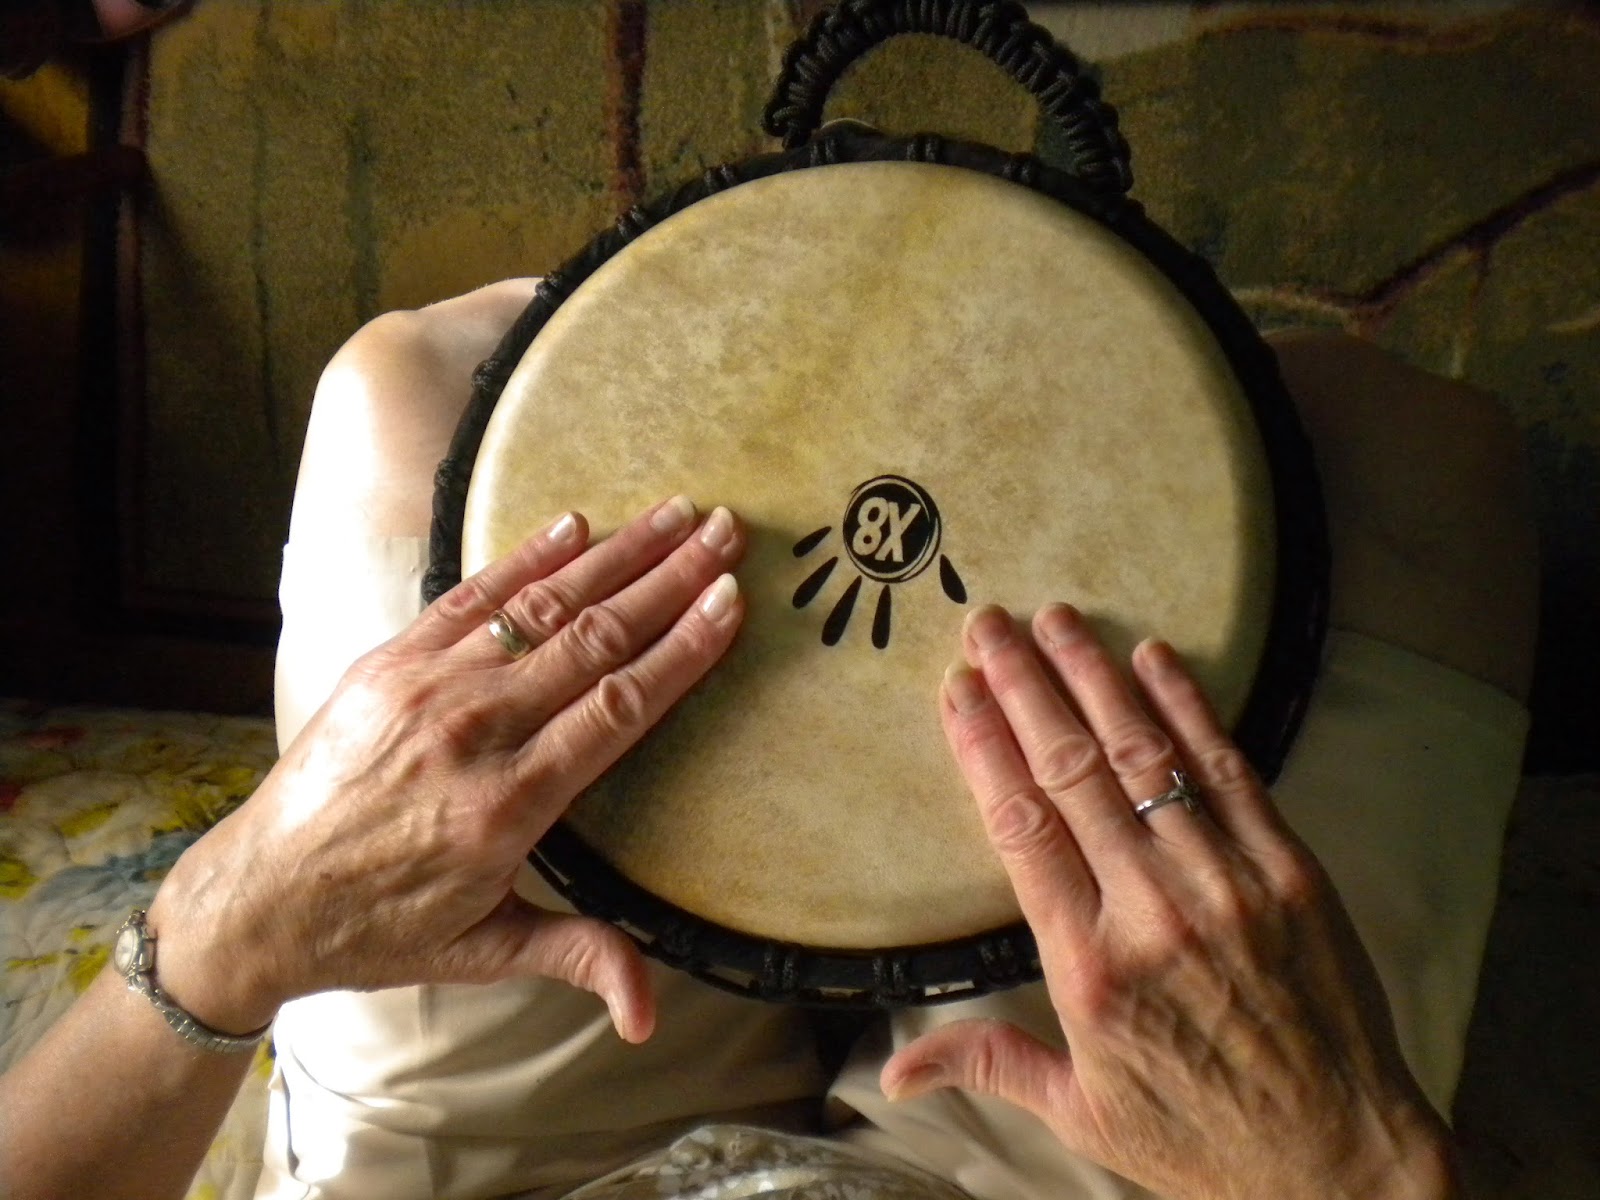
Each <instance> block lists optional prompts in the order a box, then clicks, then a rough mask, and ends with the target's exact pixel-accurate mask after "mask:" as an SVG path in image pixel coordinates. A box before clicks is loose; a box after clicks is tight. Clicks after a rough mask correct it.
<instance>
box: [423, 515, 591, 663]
mask: <svg viewBox="0 0 1600 1200" xmlns="http://www.w3.org/2000/svg"><path fill="white" fill-rule="evenodd" d="M588 540H589V525H588V523H587V522H586V521H585V520H584V519H583V518H582V517H581V516H579V515H578V514H577V513H563V514H562V515H561V516H559V517H557V518H556V519H555V520H554V521H552V522H551V523H550V524H549V525H547V526H545V528H543V529H541V530H540V531H539V532H538V533H536V534H534V535H533V536H532V537H530V538H529V539H528V540H527V541H525V542H523V543H522V544H521V545H520V546H518V547H517V548H516V549H515V550H513V551H512V552H511V553H510V554H507V555H506V556H505V557H504V558H499V559H496V560H495V561H494V562H492V563H490V564H489V565H488V566H487V567H485V568H484V569H483V570H481V571H479V572H478V573H477V574H475V575H472V576H470V577H469V578H467V579H463V580H462V581H461V582H460V583H458V584H457V585H456V586H455V587H453V588H451V589H450V590H449V591H448V592H446V593H445V594H444V595H442V596H440V597H439V598H438V599H437V600H435V601H434V602H433V603H432V604H430V605H428V607H427V608H426V609H424V610H423V612H422V615H421V616H419V617H418V618H417V619H416V620H415V621H413V622H412V623H411V624H410V626H408V627H407V628H406V630H405V632H403V633H401V634H400V636H399V637H397V638H396V639H395V641H394V643H393V644H394V645H396V646H399V647H403V648H405V649H411V650H442V649H444V648H445V647H447V646H451V645H454V644H455V643H456V642H459V641H460V640H461V639H462V638H463V637H466V636H467V635H469V634H471V633H473V632H475V631H477V630H478V629H480V628H482V627H483V626H484V625H485V624H486V623H487V622H488V620H489V617H490V614H492V613H493V612H494V610H495V609H497V608H500V607H501V606H502V605H504V604H505V603H506V602H507V601H508V600H509V599H510V598H511V597H512V596H514V595H516V594H517V592H518V591H519V590H520V589H522V588H524V587H526V586H527V585H528V584H530V583H532V582H533V581H534V580H536V579H542V578H544V577H545V576H546V575H549V574H550V573H551V572H553V571H556V570H559V569H560V568H561V567H563V566H565V565H566V564H567V563H569V562H571V561H572V560H573V559H575V558H576V557H577V556H578V555H579V554H580V553H581V552H582V551H583V548H584V545H585V544H586V543H587V542H588ZM485 636H488V635H487V634H486V635H485ZM490 641H491V642H492V641H493V639H492V638H491V639H490ZM502 653H504V651H502Z"/></svg>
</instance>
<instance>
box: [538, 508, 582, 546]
mask: <svg viewBox="0 0 1600 1200" xmlns="http://www.w3.org/2000/svg"><path fill="white" fill-rule="evenodd" d="M577 532H578V518H577V516H576V515H575V514H573V513H565V514H563V515H562V516H561V517H559V518H558V519H557V520H556V522H555V524H553V525H551V526H550V528H549V529H548V530H546V531H545V537H546V538H548V539H549V540H550V541H552V542H565V541H568V540H570V539H571V537H572V535H573V534H575V533H577Z"/></svg>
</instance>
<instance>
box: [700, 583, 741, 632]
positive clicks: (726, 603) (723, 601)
mask: <svg viewBox="0 0 1600 1200" xmlns="http://www.w3.org/2000/svg"><path fill="white" fill-rule="evenodd" d="M738 594H739V581H738V580H737V579H735V578H734V577H733V576H732V575H723V576H722V577H721V578H719V579H718V580H717V581H716V582H715V583H713V584H712V585H711V586H710V587H709V588H707V589H706V594H705V595H704V596H703V597H701V600H700V611H701V612H702V613H704V614H705V615H706V617H707V618H708V619H709V620H712V621H720V620H722V618H723V617H724V616H726V615H727V613H728V610H729V609H731V608H732V607H733V600H734V597H735V596H737V595H738Z"/></svg>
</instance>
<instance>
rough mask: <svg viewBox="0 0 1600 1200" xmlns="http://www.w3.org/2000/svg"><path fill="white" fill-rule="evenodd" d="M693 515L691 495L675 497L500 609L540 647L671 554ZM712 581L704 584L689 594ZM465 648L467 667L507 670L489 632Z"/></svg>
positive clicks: (690, 526) (537, 579)
mask: <svg viewBox="0 0 1600 1200" xmlns="http://www.w3.org/2000/svg"><path fill="white" fill-rule="evenodd" d="M694 516H695V510H694V504H693V502H692V501H691V500H690V499H689V498H688V497H687V496H674V497H673V498H672V499H670V500H667V501H664V502H663V503H661V504H658V505H656V506H655V507H653V508H651V509H650V510H649V511H647V512H645V513H642V514H641V515H640V516H638V517H637V518H635V519H634V520H633V521H630V522H629V523H628V524H627V525H624V526H623V527H622V528H621V529H619V530H618V531H617V532H616V533H614V534H612V535H611V536H610V537H608V538H606V539H605V541H603V542H601V543H599V544H598V545H596V546H593V547H591V548H590V549H589V550H588V552H587V553H585V554H584V555H583V556H582V557H580V558H577V559H576V560H575V561H573V562H571V563H569V564H567V565H566V566H565V567H563V568H562V569H561V570H559V571H556V572H553V573H546V574H545V575H542V576H538V577H531V578H530V579H529V580H527V581H526V582H525V586H523V587H521V588H520V589H518V590H516V591H514V592H513V593H511V594H508V595H506V596H504V597H503V598H502V600H501V603H499V604H498V605H496V606H495V607H497V608H501V609H503V610H504V611H505V613H506V615H507V616H509V617H510V618H511V620H512V621H513V623H514V624H515V625H516V627H517V628H518V629H519V630H520V631H521V632H522V635H523V637H525V638H527V640H528V642H529V643H530V644H531V645H533V646H535V647H538V646H540V645H542V644H543V643H544V642H547V641H549V640H550V639H552V638H554V637H556V636H557V635H558V634H559V633H561V632H562V631H563V630H565V629H566V628H568V626H569V625H570V624H571V623H572V622H573V621H574V620H576V619H577V617H578V615H579V614H580V613H582V612H583V611H584V610H585V609H588V608H589V607H590V606H592V605H596V604H599V603H600V602H601V601H604V600H608V599H610V598H611V597H612V596H614V595H616V593H617V592H618V591H620V590H621V589H622V588H624V587H626V586H627V585H628V584H630V583H632V582H633V581H634V580H636V579H638V578H639V577H640V576H641V575H643V574H644V573H645V572H647V571H649V570H651V569H652V568H653V567H655V566H656V565H657V564H658V563H660V562H661V561H662V559H664V558H666V557H667V556H668V555H669V554H670V553H672V551H673V550H674V549H675V548H677V547H678V545H679V544H680V543H681V542H682V541H683V540H684V538H685V537H686V536H687V535H688V533H689V531H690V530H691V529H693V527H694ZM709 578H710V576H709V575H708V576H706V577H705V578H704V579H701V580H699V581H698V582H697V583H696V585H695V587H694V589H693V590H692V591H691V592H690V593H689V594H690V596H692V595H693V594H694V592H696V591H698V590H699V588H700V587H703V586H705V582H706V581H707V580H708V579H709ZM684 602H685V603H687V602H688V601H687V598H686V599H685V601H684ZM680 611H681V608H680ZM672 615H676V613H674V614H672ZM487 616H488V615H487V614H485V620H487ZM602 619H603V618H602ZM462 649H463V651H464V655H463V657H464V661H465V662H466V663H467V664H468V665H481V666H490V667H494V666H505V665H507V664H508V663H509V661H510V659H509V658H508V656H507V654H506V652H505V649H504V648H503V647H502V646H501V645H500V643H499V642H497V641H496V640H495V639H494V638H493V637H492V636H491V635H490V634H489V633H488V631H487V630H484V631H482V632H475V633H472V634H470V635H469V636H467V637H466V638H464V639H463V644H462ZM528 657H529V658H532V657H533V655H529V656H528Z"/></svg>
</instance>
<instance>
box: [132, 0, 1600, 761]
mask: <svg viewBox="0 0 1600 1200" xmlns="http://www.w3.org/2000/svg"><path fill="white" fill-rule="evenodd" d="M814 7H816V5H815V4H813V3H810V2H799V0H743V2H739V0H714V2H707V0H693V2H689V0H648V2H647V0H603V2H602V0H479V2H477V3H466V4H442V3H438V4H424V3H420V2H409V0H408V2H406V3H393V4H374V3H370V2H368V0H343V2H332V0H274V2H272V3H270V4H269V3H266V2H265V0H210V2H208V3H204V4H200V5H198V6H197V8H196V11H195V12H194V13H193V15H192V16H190V17H189V18H187V19H185V20H184V21H182V22H180V23H178V24H176V25H174V26H173V27H172V28H171V29H170V30H167V31H164V32H163V34H162V35H161V36H160V37H158V38H157V39H155V41H154V43H153V49H152V54H151V59H150V64H149V76H148V89H147V93H146V106H145V114H146V119H147V137H148V150H149V155H150V160H151V165H152V171H153V176H154V181H155V187H154V189H153V192H152V196H151V199H150V202H149V203H148V204H147V206H146V209H145V211H144V212H143V214H142V216H141V219H140V230H141V239H142V241H141V265H142V304H143V332H144V338H143V342H144V346H145V347H146V350H147V357H146V360H145V377H144V380H143V393H142V397H137V398H133V399H132V400H131V401H130V402H131V403H134V404H135V408H134V410H133V411H134V423H135V426H136V428H137V429H138V430H140V431H142V436H141V437H138V438H137V439H136V440H134V441H132V442H130V445H131V446H133V447H135V450H134V458H133V460H132V461H131V463H130V464H129V465H130V468H131V471H132V475H131V481H132V483H133V484H134V485H135V487H134V493H133V494H134V496H135V499H134V500H133V501H132V507H131V509H130V511H129V512H128V513H127V514H125V516H126V518H127V522H128V524H127V529H126V532H128V533H129V534H131V535H132V537H133V543H132V547H133V550H134V555H135V557H134V582H135V585H136V588H137V590H138V591H140V593H141V595H142V598H143V600H144V601H145V602H146V603H150V604H154V605H155V606H157V607H159V606H160V605H161V604H162V603H163V602H165V601H166V600H170V601H171V602H172V603H173V604H174V605H177V604H180V603H190V604H192V603H193V602H195V599H196V597H199V598H200V599H201V602H202V603H203V602H204V600H205V598H206V597H211V598H216V599H218V600H219V601H221V600H224V599H226V600H228V601H230V602H235V603H242V604H243V605H244V606H245V607H246V609H247V610H251V611H255V612H257V613H259V614H260V616H261V619H262V620H264V621H270V620H271V619H272V616H273V609H272V596H273V591H274V586H275V580H276V574H277V566H278V549H279V546H280V544H281V542H282V540H283V536H284V532H285V530H286V527H287V521H288V510H289V497H290V492H291V488H292V486H293V480H294V473H295V469H296V464H297V460H298V454H299V448H300V437H301V432H302V429H303V427H304V424H305V420H306V415H307V412H308V408H309V405H310V401H311V396H312V390H313V387H314V385H315V382H316V378H317V374H318V372H319V370H320V368H321V366H322V364H323V363H324V362H325V361H326V360H327V358H328V357H329V355H330V354H331V353H332V352H333V351H334V349H335V348H336V347H337V346H338V345H339V343H340V342H341V341H343V340H344V338H346V337H347V336H348V335H349V334H350V333H351V332H353V331H354V330H355V329H356V328H357V327H358V326H359V325H360V324H361V323H362V322H363V321H364V320H366V319H368V318H369V317H371V316H373V315H375V314H377V313H379V312H382V311H384V310H386V309H390V308H395V307H409V306H415V305H418V304H423V303H426V302H428V301H432V300H436V299H440V298H442V297H445V296H449V295H453V294H455V293H458V292H461V291H463V290H465V289H468V288H471V287H474V286H476V285H479V284H482V283H485V282H489V281H491V280H494V279H499V278H503V277H506V276H509V275H515V274H532V273H538V272H541V271H544V270H546V269H548V268H549V267H551V266H553V265H554V264H556V263H557V262H559V261H560V260H561V259H562V258H563V257H565V256H566V255H567V254H568V253H570V252H571V251H572V250H574V249H575V248H576V247H578V246H579V245H580V244H581V243H582V242H583V241H584V240H585V238H586V237H587V235H588V234H590V233H591V232H592V231H593V230H595V229H596V228H597V227H599V226H600V225H601V224H603V223H605V222H606V221H608V220H609V219H610V218H612V217H613V216H614V215H615V214H616V213H617V212H618V211H619V210H621V209H623V208H625V207H627V206H628V205H629V204H631V203H633V202H634V201H635V200H636V199H639V198H641V197H643V196H646V195H648V194H651V193H653V192H655V191H656V190H658V189H661V188H664V187H667V186H670V185H672V184H675V183H676V182H678V181H680V180H682V179H683V178H685V177H686V176H688V175H690V174H693V173H697V172H699V171H701V170H703V169H704V168H705V167H707V166H710V165H712V164H714V163H716V162H719V161H722V160H724V159H728V158H733V157H737V156H741V155H745V154H748V153H751V152H754V151H758V150H762V149H765V148H768V143H767V142H766V141H765V139H764V138H763V137H761V136H760V135H759V134H758V132H757V130H758V114H759V111H760V108H761V105H762V103H763V101H764V99H765V96H766V92H767V88H768V85H769V81H770V80H771V78H772V76H773V72H774V68H775V65H776V62H777V58H778V55H779V54H780V53H781V50H782V47H783V46H784V45H785V44H787V42H788V41H789V40H790V38H791V37H792V36H793V34H794V32H795V31H796V29H797V28H798V26H799V24H800V23H801V22H802V21H803V20H804V19H805V17H807V16H808V15H809V13H810V11H811V10H812V9H813V8H814ZM1032 7H1033V12H1034V15H1035V18H1036V19H1038V20H1040V21H1041V22H1043V23H1045V24H1047V25H1049V26H1050V27H1051V28H1052V29H1053V30H1055V31H1056V32H1057V33H1058V34H1060V35H1062V36H1063V37H1064V39H1065V40H1066V41H1067V42H1068V43H1069V44H1070V45H1072V46H1073V47H1074V48H1075V49H1076V50H1077V51H1078V52H1079V53H1080V54H1081V55H1083V56H1085V57H1086V58H1089V59H1091V60H1092V61H1094V62H1096V63H1097V64H1098V65H1099V68H1100V71H1101V75H1102V78H1103V85H1104V91H1105V93H1106V95H1107V97H1108V98H1109V99H1111V100H1112V101H1113V102H1114V103H1115V104H1116V105H1117V107H1118V108H1119V110H1120V112H1121V114H1122V125H1123V129H1124V131H1125V133H1126V135H1127V137H1128V140H1129V141H1130V143H1131V144H1132V146H1133V150H1134V169H1135V174H1136V178H1137V184H1136V186H1135V189H1134V195H1135V196H1136V197H1138V198H1140V199H1141V200H1143V202H1144V203H1145V205H1146V206H1147V207H1148V208H1149V210H1150V211H1151V213H1152V215H1154V216H1155V217H1156V219H1157V220H1159V221H1160V222H1162V223H1163V224H1165V225H1166V226H1167V227H1168V228H1169V229H1170V230H1171V231H1172V232H1173V233H1174V234H1175V235H1176V236H1177V237H1178V238H1179V239H1180V240H1181V241H1184V242H1186V243H1187V244H1189V245H1191V246H1194V247H1196V248H1197V249H1199V250H1201V251H1202V252H1203V253H1204V254H1206V255H1207V256H1208V257H1209V258H1210V259H1211V261H1212V262H1213V263H1214V264H1215V265H1216V266H1217V268H1218V270H1219V272H1220V274H1221V276H1222V279H1223V280H1224V282H1225V283H1227V284H1228V285H1229V286H1230V287H1231V288H1233V289H1234V291H1235V292H1236V294H1237V295H1238V296H1239V297H1240V298H1241V300H1243V302H1244V303H1245V304H1246V305H1247V306H1248V307H1249V309H1250V310H1251V311H1252V312H1253V313H1255V314H1256V315H1257V317H1258V318H1259V319H1260V320H1261V322H1262V323H1263V324H1266V325H1279V324H1286V323H1293V322H1311V323H1317V324H1327V325H1339V326H1343V327H1345V328H1347V329H1350V330H1352V331H1355V332H1357V333H1360V334H1362V335H1364V336H1367V337H1370V338H1373V339H1375V340H1377V341H1378V342H1381V343H1382V344H1384V345H1386V346H1388V347H1391V348H1393V349H1395V350H1397V351H1399V352H1400V353H1401V354H1403V355H1404V356H1406V357H1407V358H1410V359H1412V360H1414V361H1416V362H1418V363H1420V364H1422V365H1425V366H1427V367H1430V368H1432V369H1434V370H1437V371H1440V372H1443V373H1445V374H1449V375H1454V376H1458V377H1462V378H1466V379H1470V380H1472V381H1474V382H1477V383H1480V384H1482V385H1484V386H1486V387H1488V388H1491V389H1493V390H1495V391H1497V392H1498V393H1500V394H1501V395H1502V396H1504V397H1505V398H1506V400H1507V401H1508V402H1509V404H1510V405H1511V406H1512V408H1513V410H1514V411H1515V413H1516V415H1517V417H1518V420H1519V422H1520V424H1521V426H1522V428H1523V430H1524V431H1525V434H1526V437H1527V442H1528V447H1529V450H1530V452H1531V453H1532V456H1533V459H1534V461H1535V464H1536V469H1537V474H1538V480H1539V497H1540V506H1541V519H1542V521H1543V526H1544V531H1545V555H1546V563H1547V568H1548V571H1547V574H1548V579H1547V586H1546V613H1545V638H1544V646H1545V653H1544V658H1543V661H1542V663H1541V670H1540V677H1539V681H1538V684H1537V691H1536V696H1535V711H1536V721H1535V738H1536V746H1535V762H1536V763H1538V764H1539V765H1542V766H1543V767H1544V768H1545V769H1550V768H1552V767H1560V766H1562V765H1563V764H1564V762H1565V760H1570V759H1574V758H1582V757H1583V755H1584V754H1585V753H1586V751H1585V750H1584V747H1591V746H1592V745H1593V744H1594V742H1595V739H1594V737H1593V736H1592V733H1591V731H1592V730H1593V729H1594V728H1596V726H1597V725H1600V702H1597V701H1596V700H1595V699H1594V698H1593V697H1592V696H1591V694H1590V693H1591V691H1592V689H1590V688H1589V687H1588V684H1587V680H1588V679H1590V678H1592V677H1593V676H1594V674H1595V672H1596V671H1597V669H1600V631H1597V628H1596V624H1595V622H1594V621H1593V620H1592V617H1591V614H1592V613H1593V612H1594V611H1595V609H1596V605H1597V603H1600V542H1597V539H1596V538H1595V537H1594V536H1593V531H1594V528H1595V517H1596V514H1597V513H1600V404H1597V401H1596V396H1595V393H1594V387H1595V384H1594V381H1595V379H1596V378H1597V368H1600V254H1597V253H1596V252H1595V251H1596V248H1597V247H1600V88H1597V87H1596V86H1595V80H1596V78H1600V16H1597V15H1596V13H1595V10H1594V9H1592V8H1578V7H1572V8H1547V7H1537V8H1527V7H1520V6H1515V5H1505V4H1452V5H1433V6H1427V5H1414V6H1396V5H1379V6H1372V5H1340V4H1324V5H1317V6H1296V5H1270V6H1269V5H1234V4H1221V5H1205V6H1192V5H1183V4H1170V5H1126V6H1094V7H1069V6H1065V5H1046V4H1040V5H1034V6H1032ZM835 111H836V112H838V113H856V114H859V115H864V116H870V117H871V118H872V119H873V120H874V121H875V123H878V124H880V125H882V126H884V127H885V128H888V129H891V130H894V131H897V132H912V131H914V130H917V129H931V130H935V131H939V132H943V133H946V134H951V135H957V136H967V137H976V138H981V139H983V140H986V141H990V142H993V143H996V144H999V145H1003V146H1007V147H1011V148H1016V149H1023V148H1028V147H1030V146H1036V147H1037V148H1039V149H1040V150H1041V152H1043V153H1045V154H1047V155H1048V154H1049V153H1050V150H1051V141H1052V139H1051V136H1050V131H1049V130H1048V129H1046V130H1040V129H1038V128H1036V123H1035V119H1034V114H1033V111H1032V108H1031V105H1030V102H1029V101H1028V100H1027V99H1026V97H1025V96H1023V94H1022V93H1021V92H1020V91H1019V90H1014V89H1013V88H1012V86H1011V85H1010V84H1009V83H1007V82H1006V81H1005V79H1004V78H1003V77H1002V76H1001V74H1000V73H999V71H998V70H997V69H995V68H994V67H992V66H990V65H989V64H988V63H987V62H986V61H985V60H983V59H981V58H980V57H979V56H977V55H976V54H974V53H972V52H970V51H967V50H965V49H964V48H962V47H959V46H955V45H953V44H949V43H942V42H937V41H933V40H923V39H901V40H900V41H898V42H895V43H891V44H890V45H889V46H888V47H886V48H884V49H883V50H880V51H878V52H876V53H875V54H874V55H872V56H871V57H869V58H868V59H867V60H866V61H865V62H864V63H863V64H862V65H861V67H860V69H859V70H858V71H857V72H855V73H854V74H853V75H852V76H851V77H849V78H847V80H846V81H845V86H844V87H842V88H841V91H840V94H839V96H838V99H837V101H836V104H835ZM1587 753H1589V754H1590V755H1591V756H1592V750H1591V751H1587ZM1565 765H1571V763H1570V762H1566V763H1565Z"/></svg>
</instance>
